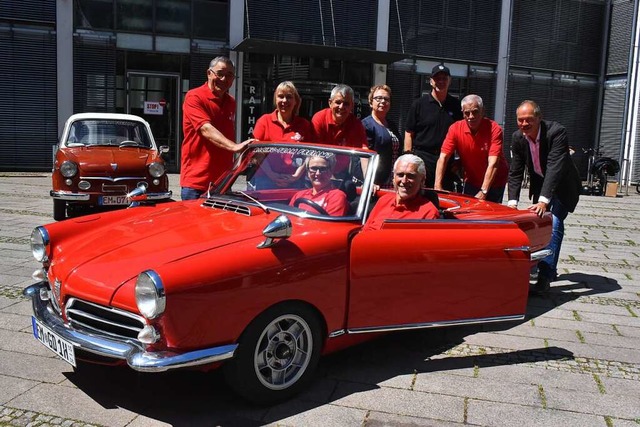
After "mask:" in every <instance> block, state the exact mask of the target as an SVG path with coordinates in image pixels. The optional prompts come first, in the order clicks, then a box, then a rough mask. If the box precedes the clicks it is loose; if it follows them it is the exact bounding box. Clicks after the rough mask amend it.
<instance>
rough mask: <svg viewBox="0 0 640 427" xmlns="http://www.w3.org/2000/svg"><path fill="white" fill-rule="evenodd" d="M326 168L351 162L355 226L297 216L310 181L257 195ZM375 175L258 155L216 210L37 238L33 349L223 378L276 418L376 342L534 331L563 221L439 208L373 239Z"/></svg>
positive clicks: (319, 148) (203, 205)
mask: <svg viewBox="0 0 640 427" xmlns="http://www.w3.org/2000/svg"><path fill="white" fill-rule="evenodd" d="M318 156H319V157H324V158H330V157H335V158H336V159H337V162H336V164H337V166H336V168H335V170H334V174H333V185H334V186H335V188H339V189H340V190H342V191H344V192H345V195H346V197H344V198H343V199H346V200H347V201H348V202H349V206H348V209H347V212H346V214H345V215H344V216H340V217H336V216H329V215H324V214H322V213H318V212H316V211H314V208H313V207H310V206H312V205H313V204H314V203H308V202H309V200H306V201H303V202H300V203H299V204H298V207H295V206H291V205H290V204H289V203H290V200H291V199H292V197H293V196H294V194H295V193H296V192H298V191H301V189H302V190H304V187H306V182H305V179H304V177H303V178H301V179H300V180H298V181H295V180H291V181H288V182H289V183H288V184H286V185H285V184H283V183H280V186H278V185H275V184H274V185H272V186H271V188H269V186H268V185H267V186H264V185H263V186H262V187H263V188H262V189H256V182H257V181H258V177H260V176H263V172H264V171H263V167H264V165H265V164H266V162H271V161H272V160H273V161H274V162H275V163H277V162H285V163H288V164H290V165H294V168H296V167H299V166H303V165H304V162H305V159H307V158H315V157H318ZM377 163H378V157H377V155H376V154H375V153H373V152H371V151H367V150H358V149H347V148H340V147H331V146H326V145H319V144H285V143H282V144H262V143H260V144H254V145H252V146H251V147H250V148H249V149H248V150H246V151H245V152H244V153H243V154H242V155H241V156H240V158H239V159H238V160H237V162H236V165H235V166H234V168H233V169H232V170H230V172H229V173H228V174H227V175H225V176H224V177H223V178H221V180H220V181H218V182H217V183H216V184H215V185H212V186H211V189H210V191H209V193H208V194H207V195H206V197H204V198H202V199H199V200H192V201H185V202H175V203H161V204H156V205H151V206H145V205H144V203H143V205H142V206H139V207H136V208H133V209H126V210H120V211H115V212H108V213H99V214H94V215H89V216H85V217H81V218H72V219H69V220H67V221H62V222H58V223H53V224H49V225H46V226H41V227H37V228H36V229H35V230H34V231H33V233H32V235H31V247H32V251H33V254H34V256H35V258H36V260H38V261H39V262H41V263H42V265H43V268H42V270H39V271H37V272H36V274H34V277H38V278H39V280H40V281H39V282H38V283H36V284H34V285H32V286H30V287H28V288H27V289H25V295H27V296H29V297H31V298H32V302H33V310H34V317H33V332H34V335H35V337H36V338H37V339H38V340H40V341H41V342H42V343H43V344H44V345H46V346H47V347H48V348H50V349H51V350H53V351H55V352H56V353H57V354H58V355H59V356H60V357H62V358H63V359H64V360H66V361H67V362H69V363H71V364H73V365H74V366H75V364H76V360H77V359H82V360H85V361H94V362H99V363H113V364H117V363H121V364H127V365H128V366H130V367H131V368H133V369H135V370H138V371H146V372H157V371H165V370H169V369H175V368H183V367H194V366H198V367H200V368H210V367H211V366H217V365H219V364H222V368H223V370H224V373H225V376H226V378H227V379H228V381H229V383H230V384H231V386H232V387H233V388H234V389H235V390H236V391H238V392H239V393H240V394H241V395H243V396H245V397H246V398H248V399H250V400H253V401H258V402H271V401H275V400H279V399H284V398H287V397H289V396H291V395H292V394H293V393H295V392H297V391H299V390H300V388H301V387H303V386H304V385H305V384H306V383H307V382H308V381H309V379H310V378H311V376H312V373H313V371H314V369H315V368H316V364H317V363H318V358H319V357H320V355H321V354H323V353H328V352H331V351H335V350H337V349H340V348H343V347H345V346H348V345H351V344H353V343H355V342H357V341H361V340H362V338H363V337H366V336H367V335H365V334H370V335H372V334H375V333H380V332H387V331H393V330H402V329H417V328H430V327H439V326H448V325H461V324H475V323H484V322H499V321H512V320H518V319H522V318H523V317H524V315H525V310H526V305H527V296H528V290H529V270H530V267H531V266H532V264H533V263H535V262H536V260H537V259H539V258H540V257H541V256H543V255H545V254H546V252H547V251H546V250H544V247H545V246H546V245H547V243H548V241H549V238H550V232H551V220H550V218H548V217H544V218H538V217H537V216H536V215H534V214H532V213H530V212H529V211H526V210H525V211H522V210H515V209H510V208H507V207H505V206H502V205H498V204H494V203H488V202H484V201H479V200H477V199H474V198H470V197H465V196H461V195H457V194H450V193H445V192H439V193H435V192H432V195H436V196H437V197H436V199H437V200H435V201H436V203H439V209H440V210H441V212H442V218H441V219H437V220H389V221H386V222H385V223H384V224H383V227H382V228H381V229H380V230H376V231H361V228H362V225H363V223H364V222H365V221H366V219H367V213H368V212H369V211H370V208H371V207H372V206H373V204H375V203H376V200H377V198H378V196H379V195H380V194H381V193H383V192H384V191H389V190H377V191H376V190H375V188H374V184H373V177H374V175H375V174H374V171H375V169H376V166H377ZM363 167H364V168H365V173H362V169H363ZM303 176H304V175H303ZM135 198H136V199H144V195H140V196H138V197H135ZM370 335H369V336H370ZM221 362H222V363H221Z"/></svg>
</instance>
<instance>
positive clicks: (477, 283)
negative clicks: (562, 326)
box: [347, 219, 530, 332]
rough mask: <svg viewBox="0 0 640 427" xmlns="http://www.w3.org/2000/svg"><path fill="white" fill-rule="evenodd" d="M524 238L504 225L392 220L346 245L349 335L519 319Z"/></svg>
mask: <svg viewBox="0 0 640 427" xmlns="http://www.w3.org/2000/svg"><path fill="white" fill-rule="evenodd" d="M529 269H530V262H529V251H528V239H527V236H526V235H525V233H524V232H522V231H521V230H520V229H519V228H518V227H517V225H516V224H515V223H513V222H509V221H461V220H441V219H440V220H404V221H403V220H394V221H387V222H385V223H384V225H383V227H382V228H381V229H380V230H376V231H361V232H360V233H359V234H358V235H356V236H355V237H354V238H353V240H352V243H351V253H350V273H349V275H350V284H349V308H348V317H347V328H348V329H349V331H350V332H365V331H370V330H384V329H396V328H404V327H428V326H437V325H446V324H456V323H475V322H485V321H491V320H494V321H498V320H508V319H519V318H522V316H523V315H524V313H525V309H526V303H527V295H528V288H529Z"/></svg>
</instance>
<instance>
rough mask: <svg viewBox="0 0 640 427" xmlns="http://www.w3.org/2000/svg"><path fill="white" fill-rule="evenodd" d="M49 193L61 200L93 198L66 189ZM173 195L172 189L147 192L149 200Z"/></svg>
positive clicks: (162, 198) (163, 198)
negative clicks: (68, 191) (65, 190)
mask: <svg viewBox="0 0 640 427" xmlns="http://www.w3.org/2000/svg"><path fill="white" fill-rule="evenodd" d="M49 195H50V196H51V197H53V198H54V199H59V200H72V201H87V200H89V199H91V195H90V194H87V193H67V192H64V191H53V190H51V191H49ZM172 195H173V192H172V191H164V192H161V193H147V194H146V199H147V200H168V199H170V198H171V196H172Z"/></svg>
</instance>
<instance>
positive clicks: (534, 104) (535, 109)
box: [516, 99, 542, 117]
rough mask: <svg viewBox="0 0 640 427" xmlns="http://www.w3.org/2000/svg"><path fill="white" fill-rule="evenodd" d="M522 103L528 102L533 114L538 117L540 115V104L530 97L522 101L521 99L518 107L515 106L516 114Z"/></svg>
mask: <svg viewBox="0 0 640 427" xmlns="http://www.w3.org/2000/svg"><path fill="white" fill-rule="evenodd" d="M524 104H529V105H531V108H533V115H534V116H536V117H540V116H542V110H541V109H540V106H539V105H538V103H537V102H536V101H532V100H530V99H525V100H524V101H522V102H521V103H520V105H518V108H516V114H518V110H519V109H520V107H522V106H523V105H524Z"/></svg>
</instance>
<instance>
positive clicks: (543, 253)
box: [531, 249, 553, 261]
mask: <svg viewBox="0 0 640 427" xmlns="http://www.w3.org/2000/svg"><path fill="white" fill-rule="evenodd" d="M552 253H553V251H552V250H551V249H541V250H539V251H536V252H533V253H532V254H531V261H540V260H541V259H544V258H546V257H548V256H549V255H551V254H552Z"/></svg>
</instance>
